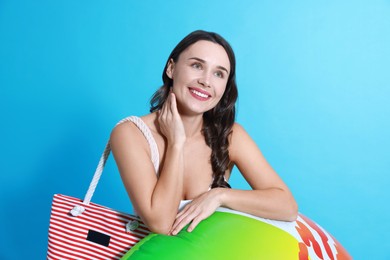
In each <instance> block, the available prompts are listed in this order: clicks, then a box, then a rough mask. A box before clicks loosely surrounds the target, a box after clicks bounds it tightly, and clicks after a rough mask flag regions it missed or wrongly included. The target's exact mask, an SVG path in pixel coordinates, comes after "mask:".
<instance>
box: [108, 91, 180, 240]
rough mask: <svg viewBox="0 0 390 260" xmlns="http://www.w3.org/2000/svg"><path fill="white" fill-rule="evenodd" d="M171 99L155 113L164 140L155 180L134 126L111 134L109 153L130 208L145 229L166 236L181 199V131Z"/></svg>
mask: <svg viewBox="0 0 390 260" xmlns="http://www.w3.org/2000/svg"><path fill="white" fill-rule="evenodd" d="M172 95H173V94H171V96H170V97H169V98H168V100H167V101H166V102H165V104H164V107H163V108H162V109H161V111H160V112H159V118H158V122H159V125H160V130H161V132H162V133H163V135H164V136H165V138H166V141H167V145H166V150H165V156H164V157H165V160H164V165H163V168H162V169H161V171H160V173H159V178H157V176H156V173H155V170H154V167H153V164H152V162H151V157H150V151H149V145H148V143H147V141H146V139H145V138H144V136H143V135H142V133H141V132H140V131H139V130H138V129H137V127H136V126H135V125H134V124H121V125H118V126H117V127H115V128H114V130H113V132H112V134H111V139H110V142H111V149H112V152H113V155H114V158H115V161H116V163H117V166H118V169H119V172H120V174H121V178H122V180H123V183H124V185H125V188H126V190H127V193H128V194H129V197H130V200H131V202H132V204H133V207H134V209H135V211H136V212H137V214H138V215H139V216H140V217H141V219H142V220H143V221H144V222H145V224H146V225H147V226H148V227H149V229H150V230H151V231H153V232H156V233H163V234H168V232H169V231H170V229H171V227H172V224H173V222H174V221H175V217H176V214H177V209H178V206H179V203H180V200H181V197H182V187H183V171H184V159H183V149H184V142H185V133H184V127H183V124H182V122H181V119H180V116H179V114H178V113H177V109H176V102H175V101H176V100H175V97H174V96H172Z"/></svg>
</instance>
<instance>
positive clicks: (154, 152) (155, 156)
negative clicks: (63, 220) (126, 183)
mask: <svg viewBox="0 0 390 260" xmlns="http://www.w3.org/2000/svg"><path fill="white" fill-rule="evenodd" d="M128 121H131V122H133V123H134V124H135V125H136V126H137V127H138V128H139V130H141V132H142V133H143V135H144V136H145V138H146V140H147V141H148V143H149V147H150V153H151V159H152V163H153V166H154V170H155V171H156V174H157V173H158V168H159V164H160V161H159V158H160V156H159V153H158V148H157V144H156V141H155V140H154V138H153V135H152V133H151V132H150V129H149V127H148V126H147V125H146V124H145V123H144V121H142V119H141V118H139V117H136V116H130V117H127V118H125V119H122V120H121V121H119V122H118V123H117V124H116V125H119V124H122V123H124V122H128ZM110 152H111V146H110V141H108V142H107V144H106V147H105V149H104V151H103V154H102V156H101V157H100V160H99V163H98V166H97V167H96V170H95V174H94V175H93V178H92V181H91V183H90V184H89V188H88V191H87V193H86V194H85V197H84V200H83V204H84V205H89V203H90V202H91V199H92V196H93V193H94V192H95V189H96V186H97V185H98V183H99V180H100V177H101V175H102V173H103V169H104V166H105V165H106V162H107V159H108V156H109V155H110ZM84 210H85V208H84V207H83V206H81V205H77V206H75V207H74V208H73V209H72V210H71V212H70V213H71V214H72V216H78V215H80V214H81V213H83V212H84Z"/></svg>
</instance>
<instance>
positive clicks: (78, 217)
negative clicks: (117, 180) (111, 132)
mask: <svg viewBox="0 0 390 260" xmlns="http://www.w3.org/2000/svg"><path fill="white" fill-rule="evenodd" d="M128 121H131V122H133V123H134V124H135V125H136V126H137V127H138V128H139V129H140V130H141V132H142V133H143V134H144V136H145V138H146V140H147V141H148V143H149V146H150V151H151V161H152V163H153V166H154V169H155V172H156V174H157V171H158V169H159V154H158V148H157V144H156V142H155V140H154V138H153V135H152V133H151V132H150V129H149V128H148V126H147V125H146V124H145V123H144V122H143V121H142V119H141V118H139V117H135V116H131V117H127V118H125V119H122V120H121V121H120V122H119V123H118V124H122V123H124V122H128ZM110 152H111V147H110V141H108V142H107V145H106V147H105V149H104V151H103V154H102V156H101V157H100V160H99V163H98V166H97V168H96V171H95V173H94V175H93V178H92V180H91V183H90V185H89V188H88V190H87V193H86V194H85V197H84V200H80V199H76V198H73V197H69V196H65V195H59V194H56V195H54V198H53V203H52V208H51V215H50V225H49V246H48V250H47V259H67V260H70V259H88V260H90V259H119V258H121V257H122V256H123V255H124V254H125V253H126V252H127V251H129V250H130V248H132V247H133V246H134V245H135V244H136V243H137V242H138V241H139V240H141V239H142V238H144V237H145V236H147V235H148V234H149V233H150V231H149V229H148V228H147V227H146V226H145V225H144V224H143V223H142V222H141V220H140V219H139V217H136V216H132V215H130V214H126V213H122V212H118V211H116V210H113V209H110V208H108V207H104V206H101V205H98V204H95V203H92V202H91V199H92V196H93V193H94V191H95V189H96V187H97V185H98V183H99V180H100V177H101V175H102V173H103V169H104V166H105V164H106V162H107V159H108V156H109V155H110Z"/></svg>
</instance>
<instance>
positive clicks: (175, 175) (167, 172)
mask: <svg viewBox="0 0 390 260" xmlns="http://www.w3.org/2000/svg"><path fill="white" fill-rule="evenodd" d="M183 172H184V158H183V146H182V145H168V147H167V151H166V155H165V162H164V167H163V168H162V170H161V172H160V176H159V178H158V181H157V184H156V186H155V188H154V190H153V193H152V196H151V199H150V212H149V214H148V216H149V218H148V220H147V223H146V224H147V225H148V226H149V228H150V229H151V230H152V231H154V232H156V233H165V234H167V233H168V232H169V230H170V228H171V227H172V224H173V222H174V220H175V217H176V214H177V209H178V206H179V203H180V200H181V196H182V193H183V191H182V189H183Z"/></svg>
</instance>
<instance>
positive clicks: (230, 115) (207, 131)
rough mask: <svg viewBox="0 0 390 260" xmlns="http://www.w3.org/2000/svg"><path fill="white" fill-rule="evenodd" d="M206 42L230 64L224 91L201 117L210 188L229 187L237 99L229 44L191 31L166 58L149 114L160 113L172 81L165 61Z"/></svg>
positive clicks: (211, 36)
mask: <svg viewBox="0 0 390 260" xmlns="http://www.w3.org/2000/svg"><path fill="white" fill-rule="evenodd" d="M200 40H206V41H210V42H213V43H216V44H219V45H221V46H222V47H223V48H224V49H225V51H226V53H227V55H228V57H229V61H230V74H229V77H228V81H227V84H226V89H225V92H224V94H223V96H222V98H221V100H220V101H219V102H218V104H217V105H216V106H215V107H214V108H213V109H211V110H209V111H207V112H205V113H204V114H203V128H202V133H203V135H204V137H205V141H206V144H207V145H208V146H209V147H210V148H211V151H212V152H211V158H210V161H211V167H212V170H213V183H212V185H211V188H217V187H222V188H230V185H229V184H228V183H227V182H226V180H225V177H224V176H225V172H226V170H227V169H228V168H229V166H230V163H231V161H230V159H229V150H228V148H229V136H230V134H231V133H232V127H233V124H234V120H235V113H236V108H235V104H236V100H237V97H238V92H237V85H236V58H235V56H234V52H233V49H232V48H231V46H230V44H229V43H228V42H227V41H226V40H225V39H224V38H222V37H221V36H220V35H218V34H217V33H213V32H206V31H202V30H198V31H194V32H192V33H190V34H189V35H187V36H186V37H185V38H184V39H183V40H181V41H180V42H179V44H178V45H177V46H176V47H175V48H174V49H173V51H172V52H171V54H170V55H169V57H168V60H167V63H166V65H165V68H164V70H163V73H162V79H163V83H164V85H163V86H161V87H160V88H159V89H158V90H157V91H156V92H155V93H154V95H153V96H152V98H151V100H150V105H151V108H150V112H155V111H157V110H160V109H161V108H162V106H163V104H164V103H165V101H166V100H167V98H168V95H169V90H170V87H171V86H172V85H173V80H172V79H170V78H169V77H168V76H167V74H166V71H167V67H168V62H169V61H170V60H171V59H172V60H173V61H174V62H177V60H178V59H179V56H180V54H181V53H182V52H183V51H184V50H186V49H187V48H188V47H189V46H191V45H192V44H194V43H195V42H197V41H200Z"/></svg>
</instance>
